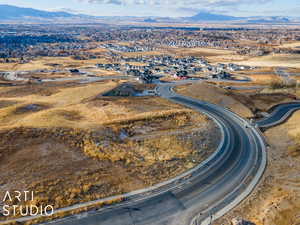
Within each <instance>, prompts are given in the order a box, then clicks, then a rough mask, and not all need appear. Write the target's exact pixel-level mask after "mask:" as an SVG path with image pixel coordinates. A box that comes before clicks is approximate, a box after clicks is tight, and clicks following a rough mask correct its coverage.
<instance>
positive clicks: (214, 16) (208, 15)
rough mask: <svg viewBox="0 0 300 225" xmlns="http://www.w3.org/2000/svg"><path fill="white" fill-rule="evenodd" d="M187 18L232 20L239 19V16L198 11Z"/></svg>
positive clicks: (194, 19)
mask: <svg viewBox="0 0 300 225" xmlns="http://www.w3.org/2000/svg"><path fill="white" fill-rule="evenodd" d="M188 19H189V20H192V21H232V20H240V19H241V17H234V16H227V15H221V14H214V13H209V12H199V13H198V14H197V15H195V16H191V17H188Z"/></svg>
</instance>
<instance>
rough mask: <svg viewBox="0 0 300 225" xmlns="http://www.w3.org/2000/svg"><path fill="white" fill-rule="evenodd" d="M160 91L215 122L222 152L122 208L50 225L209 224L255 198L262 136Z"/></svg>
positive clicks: (219, 111) (208, 107)
mask: <svg viewBox="0 0 300 225" xmlns="http://www.w3.org/2000/svg"><path fill="white" fill-rule="evenodd" d="M157 92H158V93H159V95H160V96H162V97H164V98H167V99H169V100H171V101H173V102H176V103H178V104H182V105H185V106H187V107H190V108H192V109H194V110H196V111H199V112H202V113H205V114H207V115H208V116H209V117H211V118H212V119H213V120H214V121H215V122H216V123H217V124H218V126H219V127H220V129H221V131H222V136H223V138H222V141H221V144H220V146H219V148H218V150H217V151H216V152H215V153H214V154H213V155H212V156H211V157H210V158H209V159H207V160H206V161H205V162H203V163H201V164H200V165H199V166H197V167H196V168H194V169H192V170H191V171H189V172H187V173H185V174H184V175H182V176H180V177H178V178H176V179H172V180H171V182H169V181H168V182H165V183H164V184H163V185H158V186H157V187H155V188H148V189H146V190H142V191H137V192H135V193H132V194H131V195H128V194H127V196H126V201H125V202H123V203H120V204H117V205H113V206H109V207H106V208H103V209H100V210H99V211H94V212H87V213H83V214H79V215H74V216H71V217H67V218H63V219H60V220H56V221H53V222H50V223H47V224H57V225H77V224H78V225H199V224H209V222H210V220H214V219H216V218H218V217H220V216H222V215H224V214H225V213H226V212H228V211H229V210H231V209H232V208H233V207H235V206H236V205H237V204H239V202H241V201H242V200H243V199H244V198H245V197H246V196H247V195H249V194H250V193H251V191H252V190H253V188H254V187H255V185H256V184H257V183H258V182H259V180H260V178H261V176H262V174H263V172H264V169H265V167H266V152H265V142H264V139H263V137H262V136H261V135H260V132H259V131H258V130H256V129H255V128H254V127H252V126H250V125H249V124H248V122H247V121H246V120H244V119H242V118H240V117H239V116H237V115H236V114H234V113H233V112H231V111H229V110H226V109H224V108H222V107H220V106H217V105H214V104H210V103H206V102H202V101H200V100H196V99H192V98H189V97H185V96H181V95H178V94H176V93H174V92H173V91H172V84H170V83H169V84H161V85H159V86H158V88H157Z"/></svg>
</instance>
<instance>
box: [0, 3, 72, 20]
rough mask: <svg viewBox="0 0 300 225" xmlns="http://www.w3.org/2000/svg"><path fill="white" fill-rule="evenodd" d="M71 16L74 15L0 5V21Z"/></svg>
mask: <svg viewBox="0 0 300 225" xmlns="http://www.w3.org/2000/svg"><path fill="white" fill-rule="evenodd" d="M73 16H74V14H70V13H67V12H48V11H43V10H37V9H32V8H22V7H17V6H11V5H0V20H15V19H22V18H26V17H36V18H45V19H53V18H57V17H64V18H66V17H73Z"/></svg>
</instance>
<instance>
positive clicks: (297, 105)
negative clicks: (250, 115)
mask: <svg viewBox="0 0 300 225" xmlns="http://www.w3.org/2000/svg"><path fill="white" fill-rule="evenodd" d="M299 109H300V102H290V103H283V104H280V105H277V106H276V107H274V109H273V110H272V112H271V113H270V114H269V116H267V117H265V118H263V119H260V120H257V121H256V124H257V125H258V126H259V127H261V128H269V127H273V126H276V125H278V124H281V123H283V122H284V121H285V120H286V119H288V118H289V116H291V115H292V114H293V113H294V112H295V111H297V110H299Z"/></svg>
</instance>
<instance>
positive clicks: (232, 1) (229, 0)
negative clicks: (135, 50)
mask: <svg viewBox="0 0 300 225" xmlns="http://www.w3.org/2000/svg"><path fill="white" fill-rule="evenodd" d="M80 1H84V2H89V3H101V4H116V5H150V6H151V5H155V6H171V7H201V8H205V7H214V6H215V7H219V6H220V7H221V6H232V5H243V4H263V3H267V2H270V1H272V0H80Z"/></svg>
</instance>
